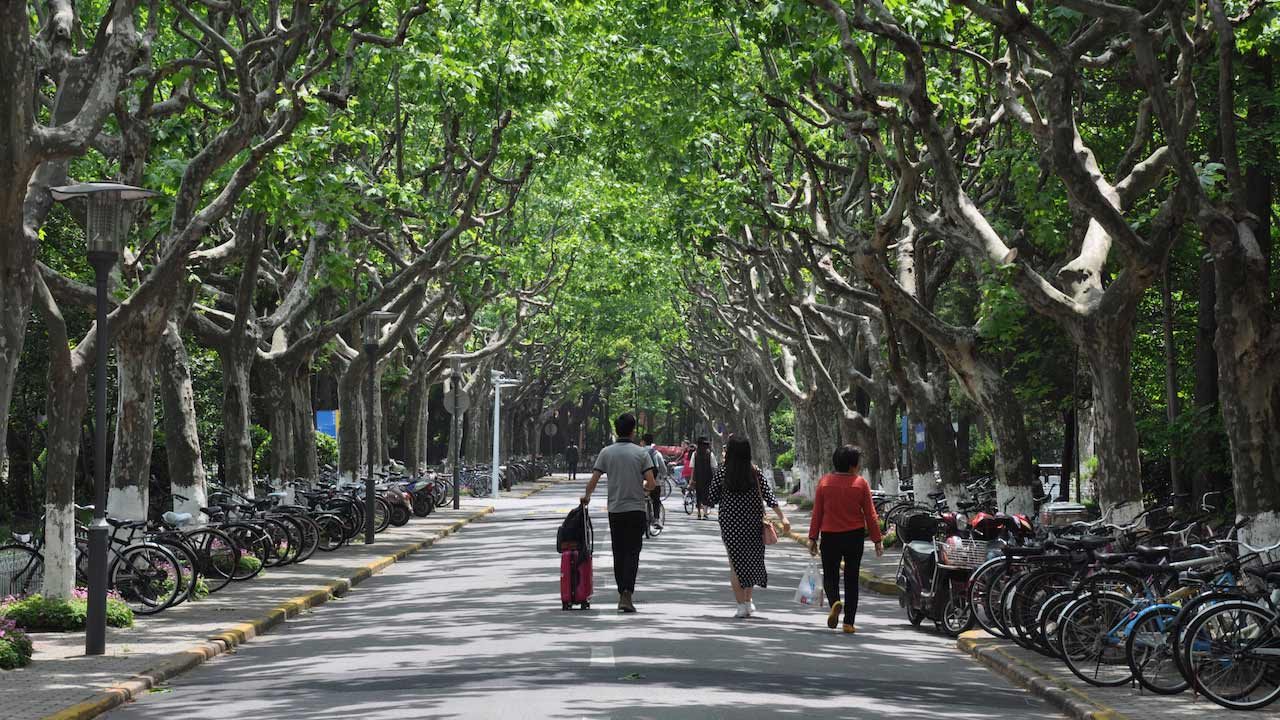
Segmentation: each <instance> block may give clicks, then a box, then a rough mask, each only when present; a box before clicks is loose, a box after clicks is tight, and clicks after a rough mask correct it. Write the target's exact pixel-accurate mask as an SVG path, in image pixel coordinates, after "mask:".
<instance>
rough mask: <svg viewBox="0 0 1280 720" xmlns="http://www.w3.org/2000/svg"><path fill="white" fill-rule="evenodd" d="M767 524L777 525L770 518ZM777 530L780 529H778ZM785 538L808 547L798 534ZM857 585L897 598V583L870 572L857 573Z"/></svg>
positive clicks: (806, 541)
mask: <svg viewBox="0 0 1280 720" xmlns="http://www.w3.org/2000/svg"><path fill="white" fill-rule="evenodd" d="M769 522H771V523H773V524H774V525H775V526H777V525H778V523H777V522H775V521H774V520H773V519H772V518H770V519H769ZM779 529H781V528H780V527H779ZM787 537H789V538H791V539H792V540H795V541H796V542H798V543H800V544H801V545H803V546H805V547H806V548H807V547H809V538H808V537H807V536H805V535H801V534H799V533H794V532H793V533H787ZM858 585H860V586H862V587H863V588H865V589H867V590H870V591H871V592H873V593H878V594H880V595H889V596H892V597H898V584H897V583H895V582H894V581H892V580H889V579H887V578H882V577H880V576H879V575H876V574H875V573H873V572H871V571H870V570H859V571H858Z"/></svg>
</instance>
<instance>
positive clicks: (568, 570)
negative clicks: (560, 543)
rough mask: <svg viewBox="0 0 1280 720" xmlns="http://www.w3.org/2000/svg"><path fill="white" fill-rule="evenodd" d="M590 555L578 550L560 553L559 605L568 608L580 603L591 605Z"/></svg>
mask: <svg viewBox="0 0 1280 720" xmlns="http://www.w3.org/2000/svg"><path fill="white" fill-rule="evenodd" d="M591 585H592V575H591V555H590V554H587V553H583V552H580V551H579V550H576V549H573V550H565V551H564V552H562V553H560V607H561V609H562V610H569V609H571V608H572V607H573V606H574V605H581V606H582V609H583V610H586V609H587V608H589V607H591V590H592V587H591Z"/></svg>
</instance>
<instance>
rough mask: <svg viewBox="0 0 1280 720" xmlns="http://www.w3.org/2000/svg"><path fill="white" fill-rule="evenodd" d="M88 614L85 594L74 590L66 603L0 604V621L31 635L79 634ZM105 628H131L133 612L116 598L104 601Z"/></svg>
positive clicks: (34, 598) (31, 598) (35, 598)
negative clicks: (50, 633)
mask: <svg viewBox="0 0 1280 720" xmlns="http://www.w3.org/2000/svg"><path fill="white" fill-rule="evenodd" d="M88 612H89V601H88V598H87V593H86V592H85V591H84V590H83V589H81V588H77V589H76V591H75V595H74V596H73V597H72V598H71V599H70V600H54V599H52V598H45V597H44V596H42V595H28V596H27V597H24V598H13V599H10V600H6V601H5V602H3V603H0V617H4V618H9V619H10V620H13V621H14V622H16V623H17V624H18V625H21V626H22V627H24V628H26V629H27V630H29V631H32V632H68V631H72V630H83V629H84V626H85V617H86V616H87V615H88ZM107 625H110V626H111V627H115V628H126V627H132V626H133V610H130V609H129V606H128V605H126V604H125V603H124V601H123V600H121V599H120V598H119V597H118V596H108V597H107Z"/></svg>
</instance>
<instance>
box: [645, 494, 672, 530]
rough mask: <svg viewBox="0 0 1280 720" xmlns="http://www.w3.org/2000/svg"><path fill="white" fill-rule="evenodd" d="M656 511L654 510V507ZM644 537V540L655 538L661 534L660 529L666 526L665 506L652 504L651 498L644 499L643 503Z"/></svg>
mask: <svg viewBox="0 0 1280 720" xmlns="http://www.w3.org/2000/svg"><path fill="white" fill-rule="evenodd" d="M655 504H656V505H657V508H658V509H657V510H656V511H655V510H654V505H655ZM644 518H645V522H644V536H645V537H646V538H656V537H658V536H659V535H661V534H662V528H663V527H664V526H665V525H666V524H667V506H666V505H665V504H662V503H654V501H653V498H650V497H646V498H645V503H644Z"/></svg>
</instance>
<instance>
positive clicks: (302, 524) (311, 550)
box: [286, 513, 320, 562]
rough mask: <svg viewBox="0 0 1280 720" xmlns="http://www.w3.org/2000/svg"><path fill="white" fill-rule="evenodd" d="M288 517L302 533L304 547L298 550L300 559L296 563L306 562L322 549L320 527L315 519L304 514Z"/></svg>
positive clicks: (292, 514) (291, 514) (294, 514)
mask: <svg viewBox="0 0 1280 720" xmlns="http://www.w3.org/2000/svg"><path fill="white" fill-rule="evenodd" d="M286 517H288V518H289V519H290V520H292V521H293V522H294V523H296V524H297V526H298V528H299V529H301V531H302V545H301V546H300V547H299V548H298V557H297V558H296V559H295V560H294V562H306V561H308V560H310V559H311V556H312V555H315V554H316V550H317V549H319V547H320V526H319V525H318V524H317V523H316V521H315V518H313V517H311V516H310V515H306V514H304V513H290V514H289V515H287V516H286Z"/></svg>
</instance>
